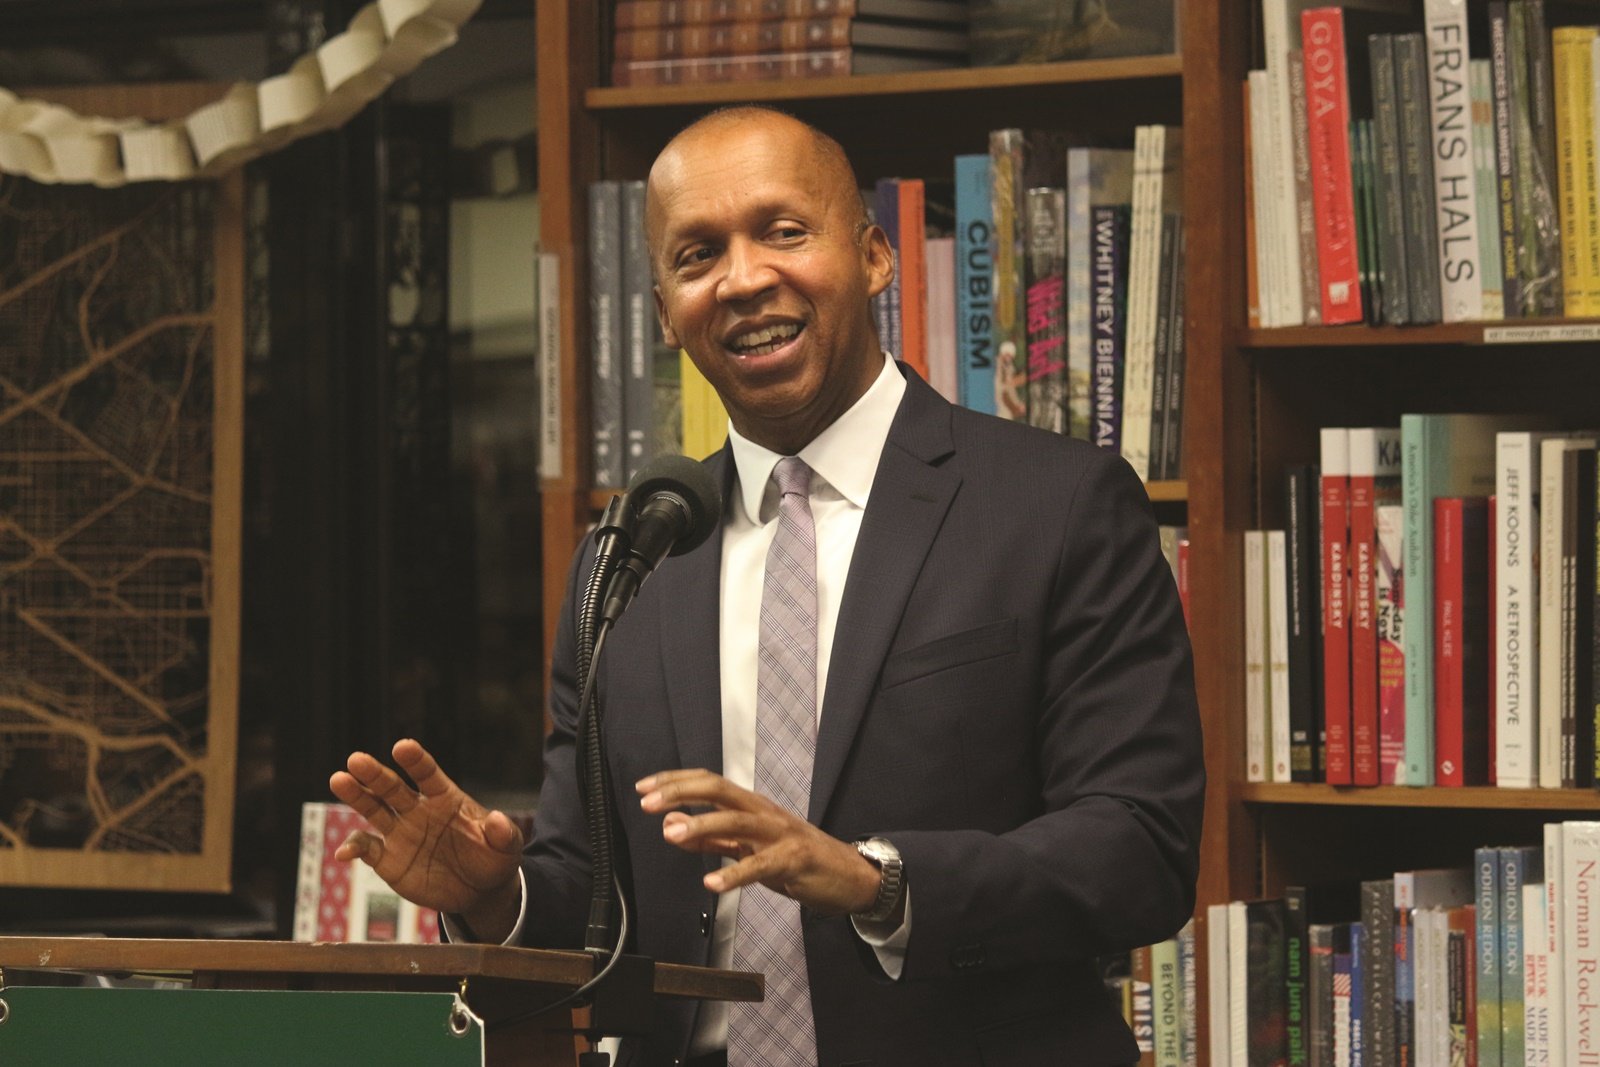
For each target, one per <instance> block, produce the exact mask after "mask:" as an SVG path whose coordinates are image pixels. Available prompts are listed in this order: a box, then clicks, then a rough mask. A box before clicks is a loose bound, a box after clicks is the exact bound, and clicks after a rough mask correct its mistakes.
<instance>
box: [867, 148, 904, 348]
mask: <svg viewBox="0 0 1600 1067" xmlns="http://www.w3.org/2000/svg"><path fill="white" fill-rule="evenodd" d="M873 190H874V193H875V205H876V217H877V219H878V228H879V229H881V230H883V233H884V236H886V237H887V238H888V239H889V247H890V249H891V250H893V252H894V267H895V270H894V278H893V279H892V280H891V281H890V282H889V287H888V288H887V289H885V290H884V291H883V292H884V297H885V301H884V311H883V314H884V317H885V322H886V324H887V325H888V327H889V332H888V335H887V336H885V337H883V338H880V340H881V341H882V343H883V347H884V348H885V349H886V350H887V351H889V352H892V353H894V355H895V358H897V359H899V358H903V357H904V354H905V335H904V332H903V331H904V329H905V319H904V307H903V303H902V294H903V292H904V290H905V285H906V280H905V260H904V258H903V256H902V254H901V242H900V179H899V178H879V179H878V181H877V184H876V185H874V187H873Z"/></svg>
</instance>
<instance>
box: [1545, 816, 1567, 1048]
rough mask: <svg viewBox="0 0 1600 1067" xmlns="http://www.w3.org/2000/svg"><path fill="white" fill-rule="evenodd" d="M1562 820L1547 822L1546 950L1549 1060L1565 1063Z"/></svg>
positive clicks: (1565, 1014)
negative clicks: (1548, 998) (1548, 982)
mask: <svg viewBox="0 0 1600 1067" xmlns="http://www.w3.org/2000/svg"><path fill="white" fill-rule="evenodd" d="M1561 837H1562V835H1561V824H1560V823H1557V822H1550V823H1545V824H1544V921H1545V931H1544V932H1545V942H1544V947H1545V953H1546V955H1547V957H1548V958H1549V968H1548V970H1549V979H1550V1000H1549V1006H1550V1027H1549V1033H1550V1062H1551V1063H1552V1064H1557V1065H1560V1064H1565V1063H1566V1062H1567V1061H1566V1049H1567V1030H1566V1018H1567V995H1566V989H1567V969H1566V966H1567V939H1566V936H1565V935H1566V929H1567V922H1566V917H1565V916H1564V915H1563V914H1562V912H1561V886H1562V885H1563V884H1564V883H1565V880H1566V879H1565V877H1564V875H1563V874H1562V871H1563V870H1564V869H1565V868H1564V867H1563V865H1562V861H1563V859H1564V858H1565V850H1564V849H1563V848H1562V845H1561Z"/></svg>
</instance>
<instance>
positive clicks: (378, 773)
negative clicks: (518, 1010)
mask: <svg viewBox="0 0 1600 1067" xmlns="http://www.w3.org/2000/svg"><path fill="white" fill-rule="evenodd" d="M394 761H395V763H397V764H399V765H400V767H401V768H403V769H404V770H405V772H406V774H408V775H409V776H410V777H411V780H412V781H413V782H415V783H416V784H417V788H416V789H412V788H411V787H410V786H408V785H406V783H405V781H404V780H403V779H401V777H400V776H399V775H398V774H396V773H395V772H394V771H393V770H391V769H389V768H388V767H385V766H384V765H383V764H382V763H380V762H378V761H377V760H376V759H374V758H373V757H372V756H369V755H368V754H367V753H365V752H354V753H351V755H350V759H349V761H348V762H347V763H346V766H347V767H348V768H349V770H348V771H337V772H335V773H334V775H333V776H332V777H331V778H329V779H328V787H329V788H330V789H332V790H333V795H334V796H336V797H338V798H339V799H340V800H342V801H344V802H345V803H346V804H348V805H350V807H352V808H354V809H355V810H356V811H357V812H359V813H360V814H361V816H362V817H363V818H365V819H366V820H367V822H368V824H369V825H371V827H372V831H375V832H372V831H367V830H356V831H354V832H353V833H351V835H350V836H349V837H348V838H346V839H345V842H344V844H342V845H340V846H339V849H338V851H337V852H335V853H334V856H335V858H336V859H340V860H344V861H350V860H354V859H360V860H362V861H363V862H364V863H366V864H367V866H369V867H371V868H372V869H373V870H374V871H376V872H377V874H378V877H380V878H382V879H383V880H384V881H385V882H387V883H389V885H390V886H391V887H392V888H393V889H394V891H395V892H396V893H399V894H400V895H401V896H403V897H405V898H406V899H407V900H409V901H411V902H412V903H414V904H416V905H418V906H419V907H424V908H434V909H436V910H438V911H444V912H450V913H452V914H456V915H459V916H461V917H462V918H463V919H464V920H466V922H467V925H468V926H470V927H471V928H472V932H473V934H474V935H476V936H477V937H478V938H479V939H480V940H483V941H489V942H499V941H503V940H505V939H506V937H508V936H509V935H510V933H511V930H512V929H513V927H515V925H516V922H517V916H518V912H519V909H520V908H521V892H520V889H519V883H518V880H517V866H518V861H519V860H520V859H521V856H522V844H523V841H522V831H521V830H518V829H517V827H516V824H515V823H513V822H512V821H511V820H510V819H509V818H507V817H506V815H505V813H504V812H499V811H490V810H488V809H487V808H485V807H484V806H483V805H481V804H479V803H478V802H477V801H475V800H473V799H472V798H471V797H469V796H468V795H467V794H466V793H464V792H462V790H461V787H460V786H458V785H456V784H455V782H453V781H451V780H450V777H449V776H448V775H447V774H445V773H444V771H442V770H440V769H439V764H438V763H437V762H435V761H434V758H433V757H432V756H431V755H429V754H428V751H427V750H426V749H424V748H423V747H422V746H421V745H420V744H418V743H417V742H415V741H412V740H409V739H406V740H402V741H397V742H396V743H395V746H394Z"/></svg>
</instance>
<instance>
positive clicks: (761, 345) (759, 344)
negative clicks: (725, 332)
mask: <svg viewBox="0 0 1600 1067" xmlns="http://www.w3.org/2000/svg"><path fill="white" fill-rule="evenodd" d="M799 332H800V327H798V326H796V325H794V324H793V323H788V324H785V325H783V326H768V327H767V328H766V329H764V330H756V331H755V332H754V333H747V334H745V335H744V336H742V337H740V338H739V339H738V340H737V341H735V342H734V347H736V348H738V350H739V351H740V352H742V353H744V354H746V355H751V356H764V355H766V354H767V353H768V352H775V351H777V350H778V349H779V348H780V347H782V345H783V343H784V342H785V341H787V340H789V339H790V338H791V337H793V336H795V334H797V333H799Z"/></svg>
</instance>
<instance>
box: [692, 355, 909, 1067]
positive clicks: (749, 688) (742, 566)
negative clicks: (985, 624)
mask: <svg viewBox="0 0 1600 1067" xmlns="http://www.w3.org/2000/svg"><path fill="white" fill-rule="evenodd" d="M905 391H906V382H905V379H904V378H903V377H901V376H900V371H899V370H898V369H897V368H896V367H895V365H894V361H893V360H892V359H890V358H889V357H888V356H885V357H884V360H883V370H882V371H880V372H879V374H878V377H877V380H875V381H874V382H873V383H872V385H871V386H870V387H869V388H868V389H867V391H866V393H864V394H863V395H862V397H861V399H860V400H857V401H856V402H855V404H854V405H852V406H851V407H850V409H849V410H848V411H846V412H845V413H844V414H843V415H841V416H839V418H838V419H836V420H835V421H834V423H833V425H831V426H829V427H828V428H827V429H825V430H823V431H822V432H821V433H820V434H818V435H817V436H816V438H815V439H813V440H812V442H811V443H810V444H808V445H806V446H805V447H804V448H802V449H801V450H800V453H799V455H800V458H801V459H802V460H804V461H805V464H806V466H808V467H810V468H811V471H812V478H811V518H812V522H813V523H814V524H815V526H816V532H817V698H818V699H817V716H818V719H819V721H820V719H821V716H822V695H823V694H824V693H826V692H827V691H828V664H829V661H830V659H831V655H832V651H833V633H834V626H835V624H836V623H837V622H838V620H839V602H840V600H842V599H843V597H844V583H845V579H846V578H847V577H848V576H849V573H850V559H851V557H852V556H854V554H855V550H856V535H857V534H859V533H860V532H861V519H862V516H863V515H864V514H865V513H866V507H867V497H868V496H869V495H870V494H871V492H872V479H873V477H874V476H875V475H876V474H877V472H878V459H879V457H880V456H882V454H883V446H884V445H885V444H886V443H887V442H888V440H889V426H890V424H891V423H893V422H894V416H895V412H896V411H898V410H899V408H900V399H901V397H903V396H904V395H905ZM728 441H729V443H730V445H731V446H732V449H733V462H734V466H735V468H736V469H737V472H738V473H737V484H736V485H735V486H734V492H733V499H732V500H731V501H730V502H729V503H728V505H727V517H726V521H725V522H724V523H723V526H722V626H721V646H720V652H721V660H722V774H723V777H725V778H727V779H728V780H729V781H730V782H732V783H733V784H734V785H737V786H739V787H741V788H744V789H751V788H754V783H755V777H756V664H757V662H758V652H759V649H760V644H761V591H762V587H763V584H764V580H765V577H766V570H767V549H768V548H770V547H771V546H772V539H773V538H774V537H775V536H777V533H778V487H777V485H776V484H775V483H774V482H773V481H772V470H773V468H774V467H776V466H777V465H778V460H780V459H782V458H783V457H782V456H781V455H779V454H778V453H776V452H773V451H772V450H771V449H768V448H763V447H762V446H761V445H758V444H756V443H755V442H754V441H751V440H749V439H747V438H745V437H742V436H740V434H739V431H737V430H735V429H734V428H733V427H732V426H731V425H730V426H729V427H728ZM732 862H733V861H732V860H727V861H725V863H732ZM739 892H740V891H739V890H737V889H731V890H729V891H728V892H726V893H724V894H722V897H721V899H720V900H719V901H718V903H717V916H716V920H715V923H714V924H713V926H712V931H711V959H710V961H709V962H710V965H711V966H712V967H720V968H728V967H730V966H732V963H733V938H734V932H735V930H736V929H737V927H738V915H739ZM872 925H873V926H876V925H878V924H872ZM910 931H911V901H910V897H909V890H908V896H907V899H906V911H905V921H904V922H903V923H902V924H901V925H900V928H899V929H889V930H880V929H874V928H869V925H868V924H863V923H856V933H857V934H859V935H860V936H861V938H862V940H864V941H866V942H867V943H868V944H869V945H871V946H872V947H873V951H874V952H875V953H876V954H877V957H878V962H879V965H880V966H882V967H883V970H884V973H885V974H887V975H888V976H889V977H890V978H899V977H900V971H901V968H902V967H903V965H904V963H905V946H906V941H907V940H908V939H909V937H910ZM727 1029H728V1008H727V1005H726V1003H724V1002H721V1001H709V1000H708V1001H704V1002H702V1003H701V1005H700V1016H699V1020H698V1022H697V1023H696V1025H695V1032H694V1035H693V1038H692V1040H691V1041H690V1043H689V1052H690V1054H691V1055H700V1054H701V1053H705V1052H711V1051H714V1050H716V1049H720V1048H724V1047H725V1046H726V1045H727Z"/></svg>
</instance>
